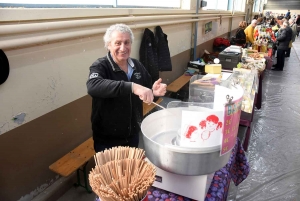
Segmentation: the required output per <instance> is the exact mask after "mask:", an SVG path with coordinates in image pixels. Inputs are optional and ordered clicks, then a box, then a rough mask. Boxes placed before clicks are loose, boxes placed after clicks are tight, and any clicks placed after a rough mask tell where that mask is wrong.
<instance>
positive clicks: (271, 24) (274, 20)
mask: <svg viewBox="0 0 300 201" xmlns="http://www.w3.org/2000/svg"><path fill="white" fill-rule="evenodd" d="M275 24H276V19H275V18H274V17H273V18H272V19H271V22H270V26H275Z"/></svg>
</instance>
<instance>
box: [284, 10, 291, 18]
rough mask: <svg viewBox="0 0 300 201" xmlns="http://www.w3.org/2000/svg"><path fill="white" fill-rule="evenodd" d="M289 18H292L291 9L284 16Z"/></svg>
mask: <svg viewBox="0 0 300 201" xmlns="http://www.w3.org/2000/svg"><path fill="white" fill-rule="evenodd" d="M284 17H285V18H286V19H287V20H289V19H290V18H291V12H290V10H288V12H287V13H286V14H285V16H284Z"/></svg>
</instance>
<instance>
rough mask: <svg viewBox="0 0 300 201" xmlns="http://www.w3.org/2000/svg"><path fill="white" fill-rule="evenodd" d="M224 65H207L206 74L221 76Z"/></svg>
mask: <svg viewBox="0 0 300 201" xmlns="http://www.w3.org/2000/svg"><path fill="white" fill-rule="evenodd" d="M221 70H222V65H221V64H207V65H205V72H206V73H211V74H221Z"/></svg>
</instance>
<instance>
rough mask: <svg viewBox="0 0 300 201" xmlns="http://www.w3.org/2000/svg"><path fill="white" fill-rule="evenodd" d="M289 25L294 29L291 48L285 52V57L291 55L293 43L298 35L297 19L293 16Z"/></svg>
mask: <svg viewBox="0 0 300 201" xmlns="http://www.w3.org/2000/svg"><path fill="white" fill-rule="evenodd" d="M289 25H290V27H291V29H292V39H291V41H290V43H289V49H288V50H287V51H286V53H285V57H290V54H291V47H292V43H293V42H295V39H296V35H297V25H296V23H295V21H294V20H293V19H292V18H291V19H289Z"/></svg>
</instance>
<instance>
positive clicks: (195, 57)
mask: <svg viewBox="0 0 300 201" xmlns="http://www.w3.org/2000/svg"><path fill="white" fill-rule="evenodd" d="M199 5H200V0H197V7H196V14H198V13H199ZM197 37H198V22H195V32H194V52H193V54H194V55H193V56H194V61H196V59H197Z"/></svg>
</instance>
